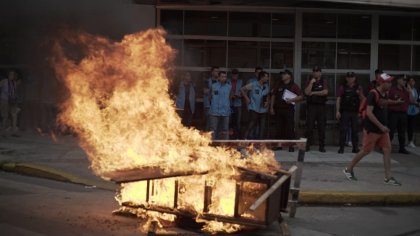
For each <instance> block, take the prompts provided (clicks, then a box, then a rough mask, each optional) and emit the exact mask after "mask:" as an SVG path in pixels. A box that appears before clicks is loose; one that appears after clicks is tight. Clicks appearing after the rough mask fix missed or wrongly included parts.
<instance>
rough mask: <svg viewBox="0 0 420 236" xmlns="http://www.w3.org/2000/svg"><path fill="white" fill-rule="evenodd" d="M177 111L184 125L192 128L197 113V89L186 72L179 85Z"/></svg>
mask: <svg viewBox="0 0 420 236" xmlns="http://www.w3.org/2000/svg"><path fill="white" fill-rule="evenodd" d="M176 109H177V112H178V114H179V116H180V117H181V120H182V124H183V125H185V126H187V127H190V126H191V123H192V117H193V114H194V112H195V88H194V84H193V83H192V79H191V74H190V72H185V73H184V74H183V78H182V81H181V83H180V84H179V88H178V94H177V96H176Z"/></svg>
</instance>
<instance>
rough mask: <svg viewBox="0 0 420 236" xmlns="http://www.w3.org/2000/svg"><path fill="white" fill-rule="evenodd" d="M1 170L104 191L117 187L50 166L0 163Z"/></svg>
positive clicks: (113, 189) (114, 189)
mask: <svg viewBox="0 0 420 236" xmlns="http://www.w3.org/2000/svg"><path fill="white" fill-rule="evenodd" d="M0 169H1V170H3V171H6V172H13V173H17V174H21V175H27V176H31V177H37V178H45V179H50V180H55V181H61V182H68V183H74V184H81V185H85V186H91V187H95V188H100V189H104V190H110V191H116V190H117V185H116V184H114V183H112V182H108V181H105V180H104V181H99V180H92V179H88V178H82V177H80V176H77V175H74V174H72V173H69V172H66V171H64V170H61V169H57V168H53V167H50V166H45V165H40V164H35V163H20V162H8V161H3V162H0Z"/></svg>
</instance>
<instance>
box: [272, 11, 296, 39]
mask: <svg viewBox="0 0 420 236" xmlns="http://www.w3.org/2000/svg"><path fill="white" fill-rule="evenodd" d="M271 24H272V29H273V30H272V37H273V38H293V37H294V36H295V15H294V14H275V13H273V15H272V17H271Z"/></svg>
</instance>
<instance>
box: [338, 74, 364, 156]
mask: <svg viewBox="0 0 420 236" xmlns="http://www.w3.org/2000/svg"><path fill="white" fill-rule="evenodd" d="M363 98H364V95H363V89H362V87H361V86H360V85H359V84H357V83H356V75H355V74H354V73H353V72H348V73H347V74H346V83H345V84H344V85H341V86H340V87H339V89H338V91H337V102H336V110H337V111H336V118H337V120H338V121H339V122H340V139H339V146H340V148H339V149H338V153H344V144H345V141H346V135H347V133H348V132H347V130H348V129H349V128H350V130H351V140H352V147H353V150H352V152H353V153H358V152H359V148H358V147H359V138H358V123H359V117H358V115H359V105H360V101H362V99H363Z"/></svg>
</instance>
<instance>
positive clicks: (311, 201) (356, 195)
mask: <svg viewBox="0 0 420 236" xmlns="http://www.w3.org/2000/svg"><path fill="white" fill-rule="evenodd" d="M299 203H300V204H308V205H420V192H370V193H368V192H301V193H300V197H299Z"/></svg>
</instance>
